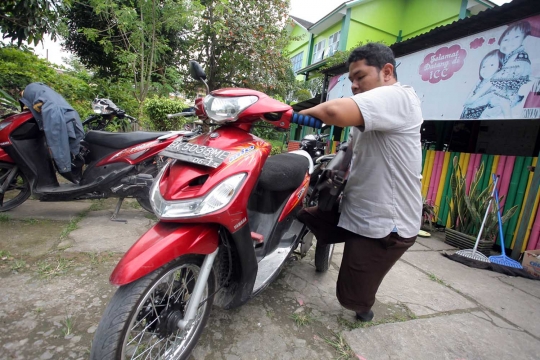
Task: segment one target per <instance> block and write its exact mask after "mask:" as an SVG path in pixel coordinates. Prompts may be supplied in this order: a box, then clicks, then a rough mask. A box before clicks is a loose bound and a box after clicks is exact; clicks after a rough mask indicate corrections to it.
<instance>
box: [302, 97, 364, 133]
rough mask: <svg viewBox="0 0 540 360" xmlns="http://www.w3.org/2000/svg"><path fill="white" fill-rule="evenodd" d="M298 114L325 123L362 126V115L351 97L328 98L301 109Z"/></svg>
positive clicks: (341, 125)
mask: <svg viewBox="0 0 540 360" xmlns="http://www.w3.org/2000/svg"><path fill="white" fill-rule="evenodd" d="M300 114H303V115H309V116H313V117H315V118H317V119H320V120H321V121H322V122H323V123H325V124H326V125H337V126H340V127H346V126H364V117H363V116H362V113H361V112H360V109H359V108H358V105H357V104H356V102H355V101H354V100H353V99H351V98H344V99H335V100H330V101H327V102H324V103H322V104H319V105H317V106H315V107H312V108H310V109H306V110H302V111H300Z"/></svg>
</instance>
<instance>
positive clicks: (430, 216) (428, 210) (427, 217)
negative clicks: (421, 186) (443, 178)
mask: <svg viewBox="0 0 540 360" xmlns="http://www.w3.org/2000/svg"><path fill="white" fill-rule="evenodd" d="M438 219H439V218H438V217H437V206H436V205H435V204H433V200H428V199H426V198H422V221H423V223H424V224H425V223H426V222H427V223H428V224H429V229H433V223H434V222H437V220H438Z"/></svg>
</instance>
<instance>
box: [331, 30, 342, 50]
mask: <svg viewBox="0 0 540 360" xmlns="http://www.w3.org/2000/svg"><path fill="white" fill-rule="evenodd" d="M340 35H341V31H338V32H337V33H335V34H332V35H330V37H329V38H328V56H332V55H334V53H335V52H336V51H338V49H339V36H340Z"/></svg>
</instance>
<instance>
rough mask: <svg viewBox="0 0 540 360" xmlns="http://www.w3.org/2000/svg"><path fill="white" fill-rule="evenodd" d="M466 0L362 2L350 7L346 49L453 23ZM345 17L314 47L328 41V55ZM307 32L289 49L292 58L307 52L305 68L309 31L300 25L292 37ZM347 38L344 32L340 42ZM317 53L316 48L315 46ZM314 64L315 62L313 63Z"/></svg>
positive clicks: (413, 35)
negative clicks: (367, 42)
mask: <svg viewBox="0 0 540 360" xmlns="http://www.w3.org/2000/svg"><path fill="white" fill-rule="evenodd" d="M461 3H462V0H372V1H367V2H360V3H359V4H357V5H356V6H354V7H353V8H351V9H350V11H351V21H350V23H349V31H348V35H347V36H346V44H345V49H346V50H348V49H351V48H352V47H354V46H355V45H357V44H358V43H359V42H360V41H362V42H366V41H368V40H370V41H382V42H384V43H386V44H387V45H392V44H393V43H395V42H396V41H397V38H398V36H399V33H400V31H401V36H402V40H406V39H409V38H412V37H415V36H417V35H420V34H423V33H426V32H428V31H430V30H431V29H433V28H436V27H438V26H442V25H446V24H449V23H452V22H454V21H456V20H458V19H459V12H460V9H461ZM342 25H343V18H342V19H340V20H338V21H337V22H336V23H335V24H334V25H332V26H331V27H330V28H328V29H326V30H325V31H323V32H322V33H320V34H319V35H317V36H315V38H314V41H313V46H315V44H317V43H318V42H319V41H321V40H322V39H325V40H326V48H325V54H326V53H327V52H328V37H329V36H330V35H332V34H334V33H335V32H337V31H340V30H341V29H342ZM299 35H304V36H303V37H302V40H300V41H298V40H297V41H292V42H291V43H290V44H289V46H288V48H287V50H288V51H289V53H290V57H293V56H294V55H296V54H298V53H299V52H300V51H302V50H303V51H305V53H304V60H303V61H304V63H303V66H302V67H305V66H308V65H310V64H309V63H308V61H307V60H308V58H309V54H308V50H309V49H308V48H309V36H310V35H309V33H308V32H307V30H305V29H304V28H302V27H301V26H298V25H296V26H295V27H294V29H293V30H292V32H291V36H299ZM344 38H345V36H344V34H341V39H340V41H343V40H344ZM311 52H313V49H311ZM312 63H313V62H312Z"/></svg>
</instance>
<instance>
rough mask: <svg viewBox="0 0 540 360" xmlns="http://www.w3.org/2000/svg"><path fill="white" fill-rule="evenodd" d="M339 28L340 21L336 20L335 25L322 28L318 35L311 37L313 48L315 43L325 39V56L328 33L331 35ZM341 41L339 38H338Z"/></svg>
mask: <svg viewBox="0 0 540 360" xmlns="http://www.w3.org/2000/svg"><path fill="white" fill-rule="evenodd" d="M340 30H341V21H338V22H337V23H336V24H335V25H332V26H331V27H329V28H328V29H326V30H324V31H323V32H322V33H320V34H319V35H317V36H315V38H314V39H313V48H315V45H316V44H317V43H318V42H319V41H321V40H323V39H324V40H326V44H325V48H324V57H326V54H328V38H329V37H330V35H333V34H335V33H337V32H338V31H340ZM339 40H340V41H341V38H340V39H339ZM312 51H313V50H312Z"/></svg>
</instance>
